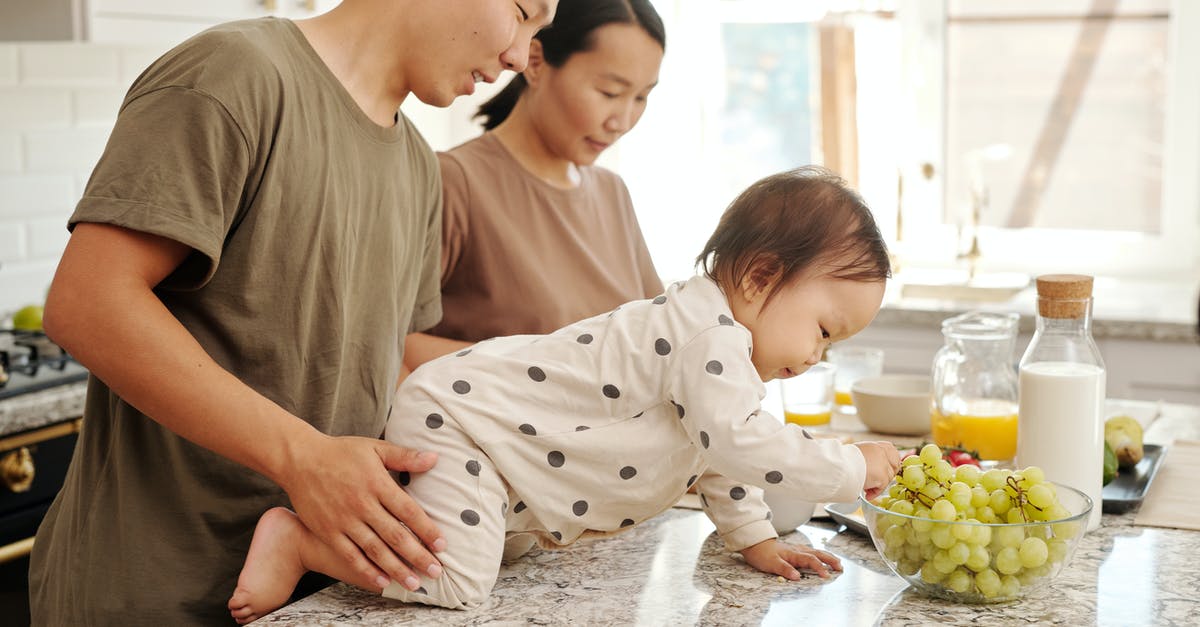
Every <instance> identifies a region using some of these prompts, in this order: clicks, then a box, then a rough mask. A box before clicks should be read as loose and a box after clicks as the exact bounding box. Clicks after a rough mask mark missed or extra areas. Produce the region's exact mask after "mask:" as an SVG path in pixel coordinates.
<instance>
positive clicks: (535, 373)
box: [526, 366, 546, 383]
mask: <svg viewBox="0 0 1200 627" xmlns="http://www.w3.org/2000/svg"><path fill="white" fill-rule="evenodd" d="M526 372H528V373H529V378H530V379H533V380H534V381H537V382H538V383H541V382H542V381H545V380H546V372H545V371H544V370H542V369H541V368H538V367H537V366H530V367H529V370H527V371H526Z"/></svg>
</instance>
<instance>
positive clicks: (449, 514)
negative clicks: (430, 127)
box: [229, 168, 900, 622]
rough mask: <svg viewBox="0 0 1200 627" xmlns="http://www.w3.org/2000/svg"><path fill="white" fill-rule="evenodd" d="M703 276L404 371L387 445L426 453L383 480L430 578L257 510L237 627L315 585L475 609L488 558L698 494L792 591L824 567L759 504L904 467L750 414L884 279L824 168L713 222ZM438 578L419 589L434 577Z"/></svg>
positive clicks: (584, 533) (856, 214)
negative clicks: (345, 549)
mask: <svg viewBox="0 0 1200 627" xmlns="http://www.w3.org/2000/svg"><path fill="white" fill-rule="evenodd" d="M697 265H698V266H699V267H700V268H701V269H702V270H703V273H702V274H700V275H698V276H696V277H693V278H692V279H690V280H688V281H684V282H679V283H675V284H674V285H671V286H670V287H669V288H668V289H667V290H666V292H665V293H663V294H662V295H660V296H658V297H656V298H654V299H651V300H644V301H636V302H632V303H627V304H625V305H622V306H620V307H618V308H617V309H615V310H613V311H612V312H609V313H606V314H601V315H599V316H596V317H593V318H589V319H587V320H583V321H580V322H577V323H575V324H572V325H569V326H567V327H564V328H562V329H559V330H558V331H556V332H554V333H551V334H550V335H543V336H511V337H502V338H495V339H492V340H487V341H484V342H480V343H479V344H476V345H474V346H472V347H470V348H467V349H465V350H462V351H460V352H458V353H455V354H450V355H446V356H445V357H442V358H441V359H438V360H435V361H432V362H430V363H428V364H426V365H425V366H422V367H421V368H419V369H418V370H417V371H416V372H414V373H413V374H412V376H410V377H409V378H408V379H407V380H406V381H405V382H404V384H403V385H402V386H401V388H400V390H399V391H398V392H397V393H396V396H395V399H394V400H393V404H392V411H391V415H390V418H389V421H388V426H387V430H386V433H385V437H386V439H387V440H389V441H391V442H395V443H397V444H401V445H403V446H406V447H410V448H414V449H420V450H427V451H434V452H436V453H437V454H438V455H439V461H438V463H437V466H435V467H434V468H433V469H432V470H430V471H429V472H426V473H422V474H419V475H412V476H408V475H407V474H405V475H402V476H400V477H399V481H400V482H401V484H402V485H404V486H405V489H406V490H407V491H408V493H409V494H410V495H411V496H412V497H413V499H415V500H416V501H417V502H418V503H420V504H421V506H422V507H424V508H425V509H426V511H427V512H428V513H429V515H430V517H431V518H432V519H433V520H434V522H435V523H436V524H437V525H438V527H439V529H441V531H442V532H443V534H444V537H445V539H446V541H447V548H446V549H445V550H444V551H442V552H440V553H438V557H439V559H440V560H441V562H442V570H441V572H438V573H436V575H433V576H429V577H426V578H424V579H422V580H418V579H417V578H416V577H410V578H409V579H408V580H407V581H406V582H404V584H403V585H402V584H400V583H397V582H387V581H377V580H375V579H374V578H372V577H368V576H366V575H364V574H363V573H360V572H358V571H357V570H356V569H354V568H352V567H351V566H349V565H348V564H347V563H346V562H345V561H344V560H343V559H342V558H341V557H340V556H339V555H338V554H337V553H336V552H335V551H334V550H333V549H331V548H330V547H329V546H327V545H325V544H323V543H322V542H321V541H320V540H318V539H317V538H316V536H314V535H313V534H312V533H310V532H309V531H308V529H306V528H305V527H304V525H303V523H302V522H301V521H300V520H299V518H297V517H296V515H295V514H293V513H292V512H291V511H289V510H287V509H283V508H276V509H273V510H270V511H268V512H266V513H265V514H264V515H263V517H262V519H261V520H260V522H259V524H258V527H257V528H256V530H255V534H254V539H253V541H252V543H251V546H250V551H249V554H248V556H247V559H246V564H245V566H244V568H243V570H242V573H241V576H240V577H239V579H238V586H237V590H236V591H235V592H234V594H233V597H232V598H231V599H230V601H229V609H230V611H231V613H232V615H233V617H234V618H235V619H237V620H238V621H239V622H248V621H250V620H253V619H254V618H257V617H258V616H261V615H263V614H264V613H266V612H269V611H271V610H273V609H275V608H277V607H279V606H280V605H281V604H283V603H284V602H285V601H286V600H287V598H288V596H289V595H290V594H291V592H292V589H293V587H294V586H295V584H296V582H297V580H298V579H299V578H300V576H301V575H303V574H304V573H305V572H306V571H309V570H315V571H319V572H322V573H325V574H327V575H330V576H333V577H337V578H338V579H341V580H343V581H346V582H349V583H352V584H354V585H357V586H360V587H362V588H365V589H370V590H380V589H382V591H383V594H384V595H385V596H388V597H392V598H396V599H400V600H403V601H410V602H417V603H426V604H430V605H439V606H444V607H451V608H465V607H472V606H475V605H478V604H479V603H481V602H482V601H483V600H485V599H486V598H487V596H488V594H490V592H491V589H492V586H493V585H494V584H495V582H496V578H497V574H498V572H499V569H500V564H501V562H502V560H504V559H508V558H511V557H514V556H516V555H519V554H520V553H522V552H524V551H525V550H528V549H529V548H530V547H532V545H533V544H534V543H535V542H536V543H537V544H539V545H540V546H541V547H543V548H546V549H555V548H561V547H565V546H567V545H570V544H572V543H574V542H577V541H579V540H581V539H585V538H593V537H603V536H610V535H614V534H617V533H620V532H621V531H624V530H625V529H628V528H630V527H632V526H634V525H637V524H638V523H641V522H644V521H646V520H648V519H650V518H652V517H654V516H655V515H657V514H659V513H660V512H662V511H664V510H666V509H668V508H670V507H671V506H672V505H674V504H675V502H676V501H678V500H679V497H680V496H682V495H683V493H684V492H686V491H687V490H688V489H689V488H690V487H691V486H692V485H693V484H695V485H696V486H697V492H698V493H699V495H700V500H701V503H702V505H703V507H704V511H705V512H706V513H707V514H708V516H709V517H710V518H711V519H712V521H713V523H714V524H715V525H716V528H717V532H718V533H719V534H720V536H721V538H722V540H723V541H724V542H725V546H726V547H727V548H728V549H729V550H730V551H737V552H740V553H741V554H742V556H743V557H744V558H745V560H746V562H747V563H748V564H750V565H751V566H753V567H755V568H757V569H759V570H761V571H763V572H767V573H771V574H777V575H781V576H784V577H787V578H789V579H797V578H799V576H800V574H799V572H798V571H797V570H796V569H797V568H805V569H809V570H812V571H814V572H816V573H817V574H819V575H820V576H822V577H827V576H828V570H827V568H826V566H829V567H831V568H834V569H837V570H840V563H839V561H838V559H837V558H836V557H834V556H833V555H831V554H829V553H826V552H824V551H819V550H815V549H812V548H808V547H803V546H796V545H792V544H788V543H785V542H779V541H778V540H777V536H776V533H775V530H774V528H773V527H772V525H771V522H770V517H771V513H770V510H769V509H768V508H767V506H766V505H765V504H764V502H763V498H762V493H763V492H762V488H764V487H766V486H771V487H773V488H779V489H785V490H790V491H791V492H792V493H794V494H795V498H796V499H798V500H803V501H813V502H816V501H839V502H841V501H852V500H854V499H855V498H857V497H858V495H859V494H860V493H862V492H863V491H865V492H866V495H867V496H868V497H869V498H870V497H873V496H875V495H876V494H877V493H878V491H879V490H880V489H881V488H882V487H883V486H885V485H886V484H887V483H888V481H889V480H890V479H891V477H892V475H893V474H894V473H895V471H896V469H897V468H898V466H899V464H900V459H899V455H898V453H897V451H896V449H895V447H894V446H892V445H891V444H889V443H886V442H859V443H856V444H854V445H847V444H842V443H840V442H838V441H836V440H833V439H813V438H812V437H811V436H810V435H809V434H808V433H807V432H805V431H803V430H802V429H800V428H798V427H796V426H795V425H787V424H784V423H782V422H781V421H780V420H778V419H777V418H775V417H773V416H771V415H769V414H768V413H767V412H765V411H763V410H762V408H761V401H762V399H763V397H764V395H765V387H764V386H763V382H764V381H770V380H771V379H782V378H787V377H793V376H796V375H797V374H800V373H801V372H804V371H805V370H806V369H807V368H808V367H809V366H811V365H812V364H815V363H816V362H817V361H818V360H819V359H820V358H821V355H822V353H823V351H824V350H825V349H826V348H827V347H828V346H829V345H830V344H831V343H832V342H835V341H838V340H842V339H845V338H848V337H850V336H852V335H854V334H855V333H858V332H859V331H861V330H862V329H863V328H865V327H866V326H867V325H868V324H869V323H870V322H871V320H872V319H873V318H874V317H875V314H876V313H877V312H878V310H879V307H880V304H881V302H882V300H883V292H884V284H885V281H886V279H887V277H888V276H889V274H890V265H889V262H888V256H887V250H886V247H885V245H884V242H883V239H882V237H881V236H880V234H879V230H878V228H877V227H876V225H875V222H874V219H873V218H872V216H871V212H870V210H869V209H868V208H867V206H866V205H865V203H864V202H863V201H862V199H861V198H860V197H859V196H858V194H856V193H855V192H854V191H852V190H851V189H849V188H848V187H846V185H845V184H844V183H843V182H842V181H841V179H839V178H837V177H836V176H834V175H832V174H830V173H828V172H827V171H825V170H822V169H819V168H801V169H798V170H793V171H789V172H784V173H781V174H777V175H774V176H770V177H767V178H765V179H763V180H761V181H759V182H757V183H755V184H753V185H752V186H751V187H749V188H748V189H747V190H746V191H744V192H743V193H742V194H741V195H739V196H738V198H737V199H736V200H734V201H733V203H732V204H731V205H730V206H729V208H728V209H727V210H726V211H725V213H724V215H723V216H722V217H721V220H720V223H719V224H718V226H717V228H716V231H715V232H714V233H713V235H712V237H711V238H710V239H709V241H708V244H707V245H706V246H705V249H704V252H703V253H701V255H700V256H699V257H698V258H697ZM435 572H436V571H435Z"/></svg>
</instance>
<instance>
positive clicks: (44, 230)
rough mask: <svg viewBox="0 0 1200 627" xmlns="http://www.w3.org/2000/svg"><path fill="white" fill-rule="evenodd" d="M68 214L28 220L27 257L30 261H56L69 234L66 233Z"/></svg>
mask: <svg viewBox="0 0 1200 627" xmlns="http://www.w3.org/2000/svg"><path fill="white" fill-rule="evenodd" d="M70 217H71V214H70V212H64V213H62V214H60V215H57V216H53V217H45V218H38V219H36V220H30V221H29V222H28V226H29V239H28V246H27V251H28V253H27V254H28V256H29V258H30V259H58V258H59V257H61V256H62V252H63V249H64V248H66V246H67V239H69V238H70V236H71V234H70V232H68V231H67V219H69V218H70Z"/></svg>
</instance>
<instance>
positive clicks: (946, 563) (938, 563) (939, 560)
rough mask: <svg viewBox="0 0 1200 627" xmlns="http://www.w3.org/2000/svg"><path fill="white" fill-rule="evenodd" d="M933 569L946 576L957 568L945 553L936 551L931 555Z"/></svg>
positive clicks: (952, 559) (956, 564)
mask: <svg viewBox="0 0 1200 627" xmlns="http://www.w3.org/2000/svg"><path fill="white" fill-rule="evenodd" d="M933 567H934V568H936V569H938V570H939V571H941V572H942V573H944V574H947V575H948V574H950V573H951V572H952V571H954V569H956V568H958V563H957V562H955V561H954V558H952V557H950V554H949V553H947V552H946V551H938V552H937V553H934V554H933Z"/></svg>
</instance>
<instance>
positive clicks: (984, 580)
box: [975, 568, 1000, 599]
mask: <svg viewBox="0 0 1200 627" xmlns="http://www.w3.org/2000/svg"><path fill="white" fill-rule="evenodd" d="M975 587H976V588H978V589H979V592H980V593H982V594H983V596H985V597H987V598H989V599H991V598H993V597H995V596H996V595H998V594H1000V575H997V574H996V571H994V570H992V569H990V568H985V569H983V570H981V571H979V572H978V573H977V574H976V575H975Z"/></svg>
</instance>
